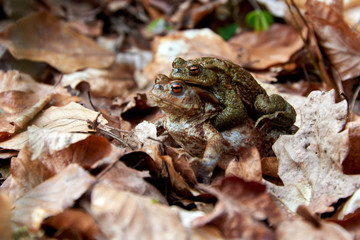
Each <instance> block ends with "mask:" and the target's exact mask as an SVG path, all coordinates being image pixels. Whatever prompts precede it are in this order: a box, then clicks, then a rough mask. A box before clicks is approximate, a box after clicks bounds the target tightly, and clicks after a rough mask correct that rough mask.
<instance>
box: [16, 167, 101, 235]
mask: <svg viewBox="0 0 360 240" xmlns="http://www.w3.org/2000/svg"><path fill="white" fill-rule="evenodd" d="M94 182H95V178H94V177H92V176H91V175H90V174H89V173H88V172H86V171H85V170H84V169H82V168H81V167H79V166H78V165H77V164H70V165H69V166H67V167H66V168H65V169H64V170H63V171H61V172H60V173H59V174H57V175H55V176H54V177H52V178H50V179H48V180H46V181H45V182H43V183H41V184H39V185H38V186H36V187H35V188H34V189H33V190H31V191H30V192H28V193H27V194H25V195H24V196H23V197H21V198H20V199H18V200H16V201H15V203H14V205H15V209H14V210H13V212H12V221H13V222H14V223H15V224H17V226H27V227H28V228H29V229H30V230H34V231H37V230H39V228H40V225H41V223H42V221H43V220H44V219H45V218H47V217H49V216H53V215H55V214H58V213H60V212H62V211H63V210H64V209H66V208H68V207H71V206H72V205H73V204H74V201H75V200H77V199H78V198H79V197H80V196H81V195H82V194H83V193H84V192H85V191H86V190H87V189H88V188H89V187H90V186H91V184H92V183H94Z"/></svg>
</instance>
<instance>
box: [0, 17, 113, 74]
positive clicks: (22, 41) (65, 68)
mask: <svg viewBox="0 0 360 240" xmlns="http://www.w3.org/2000/svg"><path fill="white" fill-rule="evenodd" d="M0 41H1V42H2V44H4V45H5V46H6V47H7V48H8V49H9V51H10V52H11V54H12V55H13V56H14V57H15V58H18V59H27V60H32V61H41V62H47V63H49V64H50V65H51V66H53V67H55V68H56V69H58V70H59V71H62V72H65V73H70V72H74V71H76V70H79V69H84V68H89V67H93V68H106V67H109V66H110V65H111V64H112V63H113V61H114V59H115V56H114V54H112V53H111V52H109V51H107V50H105V49H102V48H100V47H99V46H98V45H97V44H96V43H95V42H94V41H93V40H92V39H90V38H88V37H86V36H85V35H82V34H80V33H79V32H77V31H76V30H74V29H73V28H71V27H70V26H68V25H66V23H64V22H61V21H60V20H59V19H58V18H57V17H56V16H55V15H52V14H50V13H48V12H37V13H34V14H30V15H28V16H26V17H24V18H22V19H20V20H19V21H17V22H15V23H14V24H13V25H10V26H9V27H8V28H6V29H5V30H3V31H2V32H1V33H0Z"/></svg>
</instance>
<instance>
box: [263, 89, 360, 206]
mask: <svg viewBox="0 0 360 240" xmlns="http://www.w3.org/2000/svg"><path fill="white" fill-rule="evenodd" d="M334 95H335V92H334V90H332V91H330V92H320V91H314V92H312V93H311V94H310V95H309V97H308V98H307V101H306V102H305V104H304V105H303V107H302V108H301V109H300V112H299V114H300V115H301V119H302V120H301V125H300V126H299V127H300V129H299V130H298V131H297V132H296V134H295V135H283V136H281V137H280V138H279V139H278V140H277V141H276V142H275V144H274V145H273V149H274V152H275V154H276V156H277V157H278V159H279V172H278V174H279V176H280V178H281V180H282V181H283V183H284V185H285V186H284V187H279V186H275V185H272V184H270V183H269V184H268V186H269V190H270V192H271V193H273V194H274V195H275V196H276V197H277V198H279V200H280V201H281V202H282V203H283V204H285V206H286V207H287V208H289V209H290V210H291V211H295V210H296V209H297V207H298V206H299V205H301V204H303V205H308V206H309V207H310V209H311V211H313V212H317V213H323V212H327V211H331V210H332V208H331V207H330V206H331V205H332V204H333V203H334V202H336V201H338V199H340V198H345V197H348V196H350V195H352V194H353V193H354V191H355V190H356V189H358V188H359V187H360V175H345V174H343V172H342V168H341V162H342V160H343V159H344V157H345V156H346V154H347V152H348V146H347V145H348V131H347V130H345V131H342V130H343V128H344V124H345V123H346V117H347V103H346V101H342V102H339V103H335V100H334Z"/></svg>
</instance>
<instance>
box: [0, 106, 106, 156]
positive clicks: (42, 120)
mask: <svg viewBox="0 0 360 240" xmlns="http://www.w3.org/2000/svg"><path fill="white" fill-rule="evenodd" d="M98 115H99V113H98V112H95V111H92V110H90V109H87V108H84V107H83V106H81V105H80V104H78V103H74V102H71V103H69V104H68V105H66V106H63V107H50V108H49V109H47V110H46V111H44V112H43V113H41V114H40V115H38V116H37V118H36V119H35V120H34V122H33V125H35V126H37V127H42V128H46V129H48V131H58V132H61V133H76V132H77V133H78V132H83V133H88V132H92V131H93V129H90V128H89V126H88V122H87V121H88V120H90V121H92V122H93V121H95V119H96V118H97V116H98ZM98 121H99V122H100V123H102V124H106V123H107V121H106V120H105V119H104V118H103V117H102V116H100V117H99V118H98ZM28 134H29V133H28V131H26V132H23V133H21V134H17V135H16V136H15V137H13V138H11V139H10V140H7V141H4V142H1V143H0V147H2V148H5V149H14V150H20V149H22V148H23V147H24V146H25V144H26V143H27V141H28V139H29V136H28ZM68 136H71V135H68Z"/></svg>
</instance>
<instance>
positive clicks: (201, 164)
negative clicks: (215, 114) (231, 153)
mask: <svg viewBox="0 0 360 240" xmlns="http://www.w3.org/2000/svg"><path fill="white" fill-rule="evenodd" d="M203 127H204V130H205V131H204V132H205V137H206V139H207V144H206V147H205V151H204V154H203V157H202V158H192V159H191V162H190V164H191V167H192V168H193V170H194V172H195V175H196V176H197V177H199V178H200V179H201V180H202V182H203V183H206V184H208V183H210V177H211V175H212V172H213V170H214V168H215V167H216V165H217V163H218V162H219V160H220V157H221V156H222V154H223V152H224V138H223V137H222V135H221V134H220V133H219V132H218V131H217V130H216V129H215V128H214V127H213V126H212V125H211V124H210V123H205V124H204V126H203Z"/></svg>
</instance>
